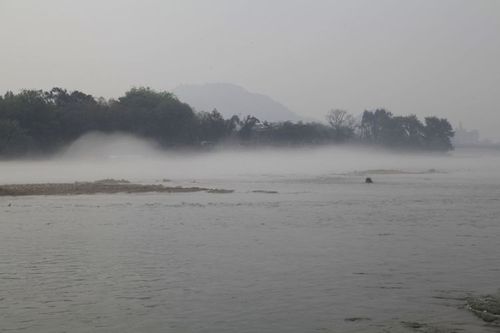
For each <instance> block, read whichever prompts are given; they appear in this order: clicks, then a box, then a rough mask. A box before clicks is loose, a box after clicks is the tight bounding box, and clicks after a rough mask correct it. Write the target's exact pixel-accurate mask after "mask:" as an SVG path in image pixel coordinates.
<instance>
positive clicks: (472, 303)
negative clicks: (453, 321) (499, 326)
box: [467, 295, 500, 323]
mask: <svg viewBox="0 0 500 333" xmlns="http://www.w3.org/2000/svg"><path fill="white" fill-rule="evenodd" d="M467 307H468V308H469V310H470V311H472V312H473V313H474V314H475V315H476V316H478V317H479V318H481V319H482V320H484V321H485V322H488V323H491V322H499V323H500V296H491V295H488V296H484V297H470V298H468V299H467Z"/></svg>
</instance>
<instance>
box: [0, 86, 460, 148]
mask: <svg viewBox="0 0 500 333" xmlns="http://www.w3.org/2000/svg"><path fill="white" fill-rule="evenodd" d="M326 119H327V121H328V124H329V125H325V124H321V123H316V122H296V123H294V122H290V121H285V122H274V123H269V122H261V121H260V120H259V119H257V118H256V117H254V116H252V115H247V116H245V117H242V118H240V117H238V116H233V117H231V118H229V119H224V117H223V116H222V115H221V114H220V113H219V112H218V111H217V110H213V111H211V112H203V111H202V112H194V111H193V110H192V108H191V107H190V106H189V105H188V104H185V103H183V102H181V101H179V100H178V99H177V97H176V96H175V95H173V94H172V93H169V92H158V91H155V90H152V89H150V88H143V87H141V88H133V89H131V90H129V91H127V92H126V93H125V95H124V96H122V97H119V98H118V99H117V100H105V99H104V98H98V99H96V98H94V97H93V96H92V95H88V94H85V93H83V92H80V91H72V92H68V91H67V90H65V89H62V88H57V87H56V88H53V89H52V90H50V91H41V90H22V91H21V92H19V93H18V94H15V93H12V92H7V93H6V94H5V95H4V96H0V156H13V155H23V154H27V153H39V154H47V153H52V152H55V151H56V150H58V149H59V148H61V147H62V146H64V145H67V144H69V143H71V142H72V141H74V140H76V139H77V138H78V137H80V136H81V135H83V134H85V133H88V132H91V131H101V132H125V133H131V134H134V135H138V136H141V137H146V138H150V139H154V140H156V141H157V142H158V143H159V144H161V145H162V146H164V147H179V146H188V147H201V146H210V145H213V144H215V143H219V142H223V141H231V142H233V143H237V144H238V143H239V144H246V145H248V144H254V145H255V144H265V145H276V144H277V145H311V144H327V143H341V142H349V141H362V142H365V143H371V144H377V145H383V146H387V147H395V148H404V149H407V148H412V149H428V150H440V151H447V150H450V149H452V148H453V147H452V145H451V142H450V138H451V137H453V134H454V133H453V129H452V127H451V125H450V124H449V122H448V121H447V120H446V119H439V118H436V117H428V118H425V123H422V122H421V121H420V120H418V118H417V117H416V116H414V115H411V116H407V117H402V116H393V115H392V113H390V112H388V111H386V110H384V109H377V110H375V111H365V112H364V113H363V116H362V118H361V120H360V122H359V123H358V122H356V119H355V118H354V117H353V116H352V115H350V114H349V113H347V112H346V111H344V110H331V111H330V112H329V113H328V114H327V117H326ZM207 144H208V145H207Z"/></svg>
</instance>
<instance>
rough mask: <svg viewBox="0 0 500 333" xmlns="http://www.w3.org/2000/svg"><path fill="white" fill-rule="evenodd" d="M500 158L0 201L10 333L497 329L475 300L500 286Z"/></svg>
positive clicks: (5, 321)
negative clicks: (479, 313) (480, 314)
mask: <svg viewBox="0 0 500 333" xmlns="http://www.w3.org/2000/svg"><path fill="white" fill-rule="evenodd" d="M481 156H483V155H481ZM465 160H467V161H469V162H470V163H468V164H467V163H465V164H464V163H463V161H465ZM498 161H499V159H493V160H489V162H487V163H488V165H487V168H480V167H479V166H481V167H484V166H485V164H484V163H486V162H485V161H483V160H481V159H479V158H478V156H477V155H475V154H472V155H471V154H468V153H467V154H463V153H462V154H461V153H457V152H456V153H454V154H452V155H450V156H448V157H446V158H441V159H439V158H438V159H430V160H428V161H427V162H426V163H423V162H422V163H421V165H419V168H417V169H418V170H417V169H413V170H411V171H408V170H407V169H405V170H400V169H398V171H395V170H394V169H392V168H386V169H383V170H381V169H378V170H374V171H369V172H357V173H356V172H354V171H355V170H354V169H352V168H351V167H346V170H343V172H339V171H336V172H326V171H325V170H324V169H321V168H320V170H317V169H315V168H312V169H313V170H314V171H311V172H299V170H291V171H293V172H291V171H290V170H289V171H290V172H288V173H281V174H280V173H279V172H272V173H269V174H267V173H263V172H260V171H255V172H254V173H252V172H250V171H249V170H245V174H239V175H238V176H234V175H228V176H227V177H224V176H223V175H220V174H217V173H212V174H207V176H206V177H202V175H200V174H198V175H197V176H199V177H198V178H197V179H191V178H189V177H185V176H184V177H181V174H178V175H177V178H175V177H174V179H172V180H171V181H170V182H169V183H167V184H173V185H189V184H193V181H195V182H196V186H209V187H218V188H229V189H234V190H235V192H234V193H230V194H214V193H203V192H202V193H174V194H157V193H146V194H117V195H104V194H102V195H78V196H27V197H0V214H1V215H0V332H17V331H20V332H415V331H417V332H459V331H461V332H462V331H463V332H498V331H499V327H498V326H494V325H491V324H489V325H488V324H486V323H484V322H482V321H481V320H479V319H477V318H476V317H475V316H474V315H472V314H471V313H470V312H469V311H467V309H466V308H465V301H464V298H465V297H467V296H468V295H481V294H489V293H494V292H496V291H497V290H498V289H499V288H500V256H499V253H500V169H498V168H497V167H499V166H500V164H498V165H497V164H496V163H498ZM312 162H313V163H321V158H319V159H316V160H313V161H312ZM31 163H32V164H30V165H28V166H27V165H25V164H23V165H14V164H9V163H4V164H2V165H0V171H3V176H2V177H4V178H2V179H1V181H2V182H3V183H6V182H9V181H13V180H12V179H8V178H6V176H5V174H6V172H9V173H13V170H22V172H24V175H25V176H26V177H25V178H26V179H29V180H30V181H33V179H36V177H37V175H39V176H40V175H42V176H43V177H45V178H47V175H48V174H49V173H48V172H47V170H48V169H50V167H48V166H47V165H45V166H42V165H41V164H40V163H38V162H31ZM477 163H479V166H478V165H477ZM481 163H483V164H481ZM381 165H382V164H377V165H376V166H377V167H380V166H381ZM475 165H476V166H478V167H475ZM365 166H366V167H367V168H368V167H370V165H365V164H363V165H361V166H359V167H358V168H357V170H358V171H360V170H366V169H367V168H365V169H363V167H365ZM23 168H24V169H23ZM30 168H34V169H33V170H31V169H30ZM255 169H256V170H258V169H259V168H258V167H255ZM277 169H279V168H277ZM283 169H287V167H286V166H283ZM429 169H433V170H429ZM29 170H31V171H32V172H28V171H29ZM496 170H498V171H496ZM140 171H141V170H138V172H137V174H136V178H137V179H136V180H139V181H143V182H150V183H152V182H158V181H160V180H159V179H153V178H154V177H153V178H151V173H148V174H147V175H144V176H143V178H140V177H141V176H140V175H141V172H140ZM407 171H408V172H407ZM115 172H116V173H118V174H120V173H119V171H118V170H117V169H115ZM366 174H370V175H371V176H372V178H373V179H374V181H375V183H374V184H370V185H369V184H364V183H363V180H364V177H365V176H366ZM57 175H59V176H61V173H60V172H59V173H57V172H56V174H55V175H53V176H52V177H53V178H57ZM42 176H40V177H42ZM77 176H78V175H76V176H75V177H77ZM94 176H95V174H94V173H92V177H94ZM154 176H158V175H157V174H155V175H154ZM61 177H62V178H64V180H67V179H68V177H69V176H68V174H64V175H62V176H61ZM89 177H90V176H89ZM51 179H52V178H51ZM42 180H45V179H42ZM254 191H276V192H278V193H266V192H254ZM417 324H418V325H417ZM410 326H414V327H419V328H411V327H410Z"/></svg>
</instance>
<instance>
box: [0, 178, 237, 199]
mask: <svg viewBox="0 0 500 333" xmlns="http://www.w3.org/2000/svg"><path fill="white" fill-rule="evenodd" d="M147 192H159V193H188V192H207V193H231V192H233V190H226V189H217V188H205V187H182V186H164V185H143V184H133V183H130V182H129V181H127V180H124V179H122V180H115V179H103V180H98V181H95V182H75V183H46V184H8V185H0V196H25V195H78V194H98V193H108V194H114V193H147Z"/></svg>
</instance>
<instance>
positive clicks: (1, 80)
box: [0, 0, 500, 141]
mask: <svg viewBox="0 0 500 333" xmlns="http://www.w3.org/2000/svg"><path fill="white" fill-rule="evenodd" d="M212 82H228V83H234V84H238V85H241V86H243V87H245V88H246V89H248V90H250V91H252V92H257V93H263V94H266V95H269V96H271V97H272V98H274V99H276V100H278V101H279V102H281V103H283V104H285V105H286V106H288V107H289V108H290V109H291V110H292V111H294V112H296V113H297V114H300V115H302V116H305V117H312V118H317V119H324V115H325V114H326V113H327V112H328V110H330V109H332V108H341V109H345V110H347V111H349V112H351V113H353V114H359V113H361V112H362V111H363V110H365V109H374V108H379V107H384V108H386V109H388V110H389V111H392V112H393V113H395V114H402V115H405V114H416V115H417V116H419V117H424V116H429V115H437V116H439V117H446V118H448V119H449V120H450V121H451V122H452V124H453V125H455V126H456V125H458V123H459V122H463V124H464V127H466V128H469V129H479V130H480V132H481V134H482V137H483V138H490V139H493V140H495V141H500V130H499V126H500V0H405V1H402V0H210V1H208V0H135V1H133V0H85V1H83V0H81V1H69V0H44V1H40V0H0V92H1V93H4V92H5V91H7V90H12V91H18V90H20V89H50V88H51V87H54V86H59V87H64V88H67V89H69V90H75V89H76V90H82V91H84V92H87V93H90V94H93V95H95V96H103V97H106V98H111V97H118V96H120V95H121V94H123V93H124V92H125V91H126V90H128V89H130V88H131V87H133V86H150V87H152V88H154V89H158V90H172V89H174V88H175V87H177V86H178V85H181V84H200V83H212Z"/></svg>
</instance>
